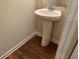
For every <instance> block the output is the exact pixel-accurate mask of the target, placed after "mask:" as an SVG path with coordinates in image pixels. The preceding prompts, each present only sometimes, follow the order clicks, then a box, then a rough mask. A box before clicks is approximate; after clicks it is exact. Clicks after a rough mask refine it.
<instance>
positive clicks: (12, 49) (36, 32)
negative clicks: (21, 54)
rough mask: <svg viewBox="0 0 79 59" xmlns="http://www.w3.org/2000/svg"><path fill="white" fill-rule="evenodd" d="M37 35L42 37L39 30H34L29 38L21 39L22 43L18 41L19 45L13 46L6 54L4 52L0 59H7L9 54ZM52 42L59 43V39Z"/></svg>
mask: <svg viewBox="0 0 79 59" xmlns="http://www.w3.org/2000/svg"><path fill="white" fill-rule="evenodd" d="M35 35H38V36H40V37H42V34H41V33H39V32H38V31H35V32H33V33H32V34H31V35H30V36H28V37H27V38H25V39H24V40H23V41H21V42H20V43H18V44H17V45H15V46H14V47H13V48H11V49H10V50H9V51H7V52H6V53H5V54H3V55H2V56H1V57H0V59H5V58H6V57H8V56H9V55H11V54H12V53H13V52H14V51H16V50H17V49H18V48H20V47H21V46H22V45H24V44H25V43H26V42H28V41H29V40H30V39H31V38H33V37H34V36H35ZM52 42H54V43H56V44H58V41H57V40H55V39H54V40H52Z"/></svg>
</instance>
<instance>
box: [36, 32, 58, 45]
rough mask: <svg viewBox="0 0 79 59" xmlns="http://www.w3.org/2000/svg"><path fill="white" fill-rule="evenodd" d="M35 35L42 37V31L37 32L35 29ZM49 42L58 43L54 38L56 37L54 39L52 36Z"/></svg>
mask: <svg viewBox="0 0 79 59" xmlns="http://www.w3.org/2000/svg"><path fill="white" fill-rule="evenodd" d="M36 35H38V36H40V37H42V33H40V32H38V31H36ZM51 42H54V43H55V44H58V43H59V41H58V40H56V39H54V38H52V40H51Z"/></svg>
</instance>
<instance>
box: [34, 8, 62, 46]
mask: <svg viewBox="0 0 79 59" xmlns="http://www.w3.org/2000/svg"><path fill="white" fill-rule="evenodd" d="M35 14H36V15H38V16H39V17H41V18H42V19H43V36H42V41H41V46H43V47H45V46H47V45H48V44H49V43H50V39H51V31H52V27H53V26H52V25H53V24H52V23H53V22H54V21H58V20H60V18H61V16H62V13H61V11H59V10H52V11H51V12H50V11H49V10H48V9H47V8H42V9H38V10H35Z"/></svg>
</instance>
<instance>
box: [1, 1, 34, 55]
mask: <svg viewBox="0 0 79 59" xmlns="http://www.w3.org/2000/svg"><path fill="white" fill-rule="evenodd" d="M34 10H35V0H0V56H1V55H3V54H4V53H5V52H6V51H8V50H10V49H11V48H12V47H14V46H15V45H16V44H18V43H19V42H21V41H22V40H23V39H25V38H26V37H28V36H29V35H30V34H31V33H33V32H34V31H35V26H34V25H35V21H34V18H35V16H34Z"/></svg>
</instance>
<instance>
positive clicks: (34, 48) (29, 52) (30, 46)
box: [7, 36, 57, 59]
mask: <svg viewBox="0 0 79 59" xmlns="http://www.w3.org/2000/svg"><path fill="white" fill-rule="evenodd" d="M41 39H42V38H41V37H39V36H35V37H33V38H32V39H31V40H29V41H28V42H27V43H26V44H24V45H23V46H22V47H20V48H19V49H18V50H16V51H15V52H14V53H13V54H11V55H10V56H9V57H8V58H7V59H54V57H55V54H56V50H57V45H56V44H54V43H52V42H51V43H50V44H49V45H48V46H47V47H42V46H41Z"/></svg>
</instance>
